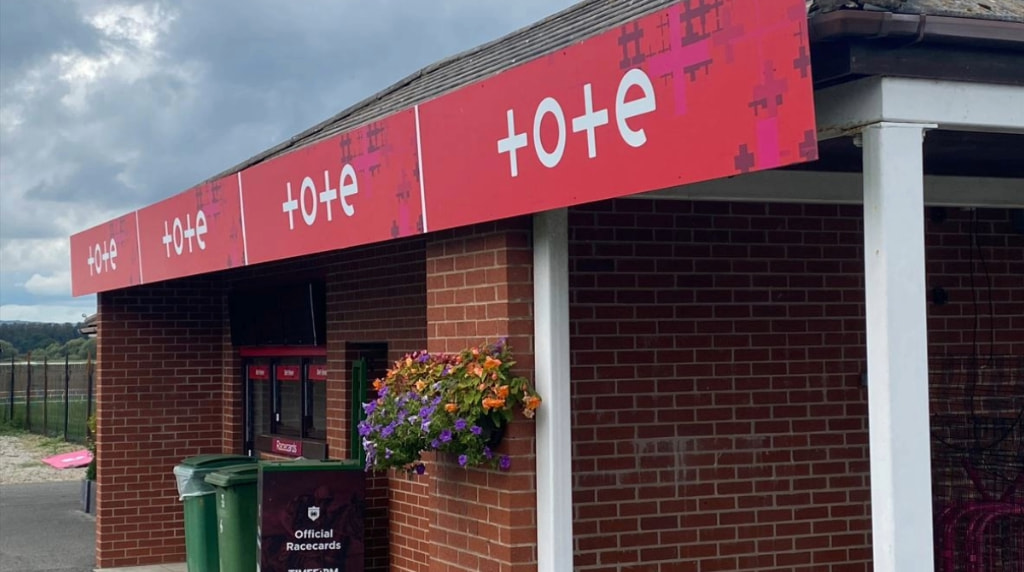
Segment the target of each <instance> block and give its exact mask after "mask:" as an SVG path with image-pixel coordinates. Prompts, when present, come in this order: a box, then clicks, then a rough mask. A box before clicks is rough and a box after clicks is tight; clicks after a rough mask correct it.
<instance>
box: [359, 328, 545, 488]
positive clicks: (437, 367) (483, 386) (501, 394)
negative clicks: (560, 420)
mask: <svg viewBox="0 0 1024 572" xmlns="http://www.w3.org/2000/svg"><path fill="white" fill-rule="evenodd" d="M513 365H515V361H513V360H512V355H511V352H510V350H509V348H508V346H507V345H506V344H505V341H504V339H502V340H499V341H498V342H497V343H495V344H492V345H489V346H487V347H484V348H475V347H474V348H469V349H466V350H463V351H461V352H459V353H457V354H449V353H434V354H431V353H428V352H425V351H421V352H416V353H414V354H409V355H406V356H405V357H403V358H402V359H400V360H398V361H397V362H395V364H394V366H393V367H392V368H391V369H390V370H388V373H387V375H386V376H385V377H384V378H383V379H378V380H376V381H374V382H373V387H374V389H376V390H377V398H376V399H373V400H370V401H368V402H367V403H365V404H364V405H363V410H364V411H365V412H366V419H365V420H364V421H362V422H361V423H360V424H359V435H360V436H361V438H362V440H363V448H364V449H365V451H366V470H367V471H371V470H374V471H385V470H387V469H390V468H395V469H399V470H403V471H408V472H411V473H415V474H423V473H424V471H425V467H424V465H423V463H422V462H421V461H420V459H421V455H422V454H423V453H425V452H431V451H437V452H442V453H450V454H452V455H455V459H456V460H457V462H458V463H459V465H461V466H463V467H474V466H490V467H497V468H499V469H501V470H508V468H509V467H510V466H511V462H512V461H511V459H510V458H509V457H508V456H498V455H496V454H495V453H494V449H495V448H496V447H497V446H498V443H500V441H501V438H502V435H503V434H504V430H505V426H506V425H507V424H508V422H509V421H511V420H512V418H513V416H514V415H515V413H516V412H519V413H521V414H522V415H523V416H524V417H527V418H533V416H534V413H535V411H536V410H537V407H539V406H540V403H541V399H540V397H539V396H538V395H537V393H536V391H534V389H533V386H532V385H531V384H530V382H529V380H527V379H526V378H525V377H518V376H513V375H512V374H511V373H510V370H511V368H512V366H513Z"/></svg>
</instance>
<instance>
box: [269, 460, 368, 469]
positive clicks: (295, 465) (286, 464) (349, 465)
mask: <svg viewBox="0 0 1024 572" xmlns="http://www.w3.org/2000/svg"><path fill="white" fill-rule="evenodd" d="M324 470H327V471H362V470H364V469H363V464H362V462H361V461H360V460H358V459H344V460H341V459H323V460H318V459H296V460H294V461H264V462H262V463H260V471H261V472H277V471H324Z"/></svg>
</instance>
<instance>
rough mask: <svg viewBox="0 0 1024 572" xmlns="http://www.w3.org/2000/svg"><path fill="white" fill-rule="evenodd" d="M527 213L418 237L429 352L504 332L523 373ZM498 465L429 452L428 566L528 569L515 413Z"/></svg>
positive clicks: (526, 503) (523, 468)
mask: <svg viewBox="0 0 1024 572" xmlns="http://www.w3.org/2000/svg"><path fill="white" fill-rule="evenodd" d="M530 229H531V224H530V219H529V218H520V219H513V220H509V221H501V222H499V223H492V224H483V225H477V226H474V227H469V228H465V229H458V230H455V231H450V232H444V233H440V234H438V235H436V236H434V237H433V239H432V240H431V241H430V242H429V243H428V245H427V336H428V343H427V347H428V349H429V350H430V351H432V352H437V351H451V352H455V351H459V350H461V349H463V348H465V347H468V346H473V345H479V344H483V343H488V342H494V341H496V340H497V339H498V338H501V337H507V338H508V343H509V344H510V345H511V347H512V351H513V355H514V357H515V359H516V361H517V370H518V371H517V373H519V374H522V375H525V376H532V373H533V319H532V315H533V314H532V308H533V306H532V299H533V284H532V261H533V253H532V250H531V242H530V241H531V231H530ZM498 453H499V454H507V455H510V456H511V457H512V469H511V470H510V471H509V472H500V471H496V470H495V471H492V470H481V469H468V470H467V469H463V468H461V467H459V466H458V464H457V463H455V462H454V461H453V459H449V458H447V456H439V458H438V459H437V462H436V463H434V464H433V465H432V466H431V467H430V469H429V470H430V471H431V472H432V473H433V483H432V485H433V486H432V489H433V490H432V499H431V505H432V508H433V517H432V522H431V527H430V539H431V557H432V558H431V566H430V570H444V571H453V570H464V571H467V572H470V571H472V572H477V571H488V570H500V571H503V572H505V571H526V570H535V569H536V561H537V556H536V552H537V550H536V543H537V529H536V510H535V507H536V490H535V482H536V469H535V456H534V425H533V422H532V421H528V420H525V419H522V420H516V421H515V422H513V423H512V424H511V426H510V427H509V428H508V430H507V431H506V434H505V438H504V441H503V442H502V444H501V446H500V447H499V450H498Z"/></svg>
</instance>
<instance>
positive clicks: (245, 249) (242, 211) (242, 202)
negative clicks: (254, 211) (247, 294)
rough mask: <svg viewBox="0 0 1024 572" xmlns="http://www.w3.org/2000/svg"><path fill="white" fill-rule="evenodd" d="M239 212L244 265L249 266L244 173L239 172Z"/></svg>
mask: <svg viewBox="0 0 1024 572" xmlns="http://www.w3.org/2000/svg"><path fill="white" fill-rule="evenodd" d="M238 212H239V213H240V214H241V216H242V264H244V265H246V266H248V265H249V241H248V240H247V239H246V237H245V198H244V197H243V196H242V172H241V171H239V172H238Z"/></svg>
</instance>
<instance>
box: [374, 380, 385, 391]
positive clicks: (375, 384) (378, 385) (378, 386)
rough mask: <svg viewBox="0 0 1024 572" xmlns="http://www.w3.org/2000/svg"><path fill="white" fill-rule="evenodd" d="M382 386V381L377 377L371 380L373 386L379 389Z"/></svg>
mask: <svg viewBox="0 0 1024 572" xmlns="http://www.w3.org/2000/svg"><path fill="white" fill-rule="evenodd" d="M382 387H384V382H382V381H381V380H379V379H375V380H373V388H374V389H376V390H377V391H380V388H382Z"/></svg>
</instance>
